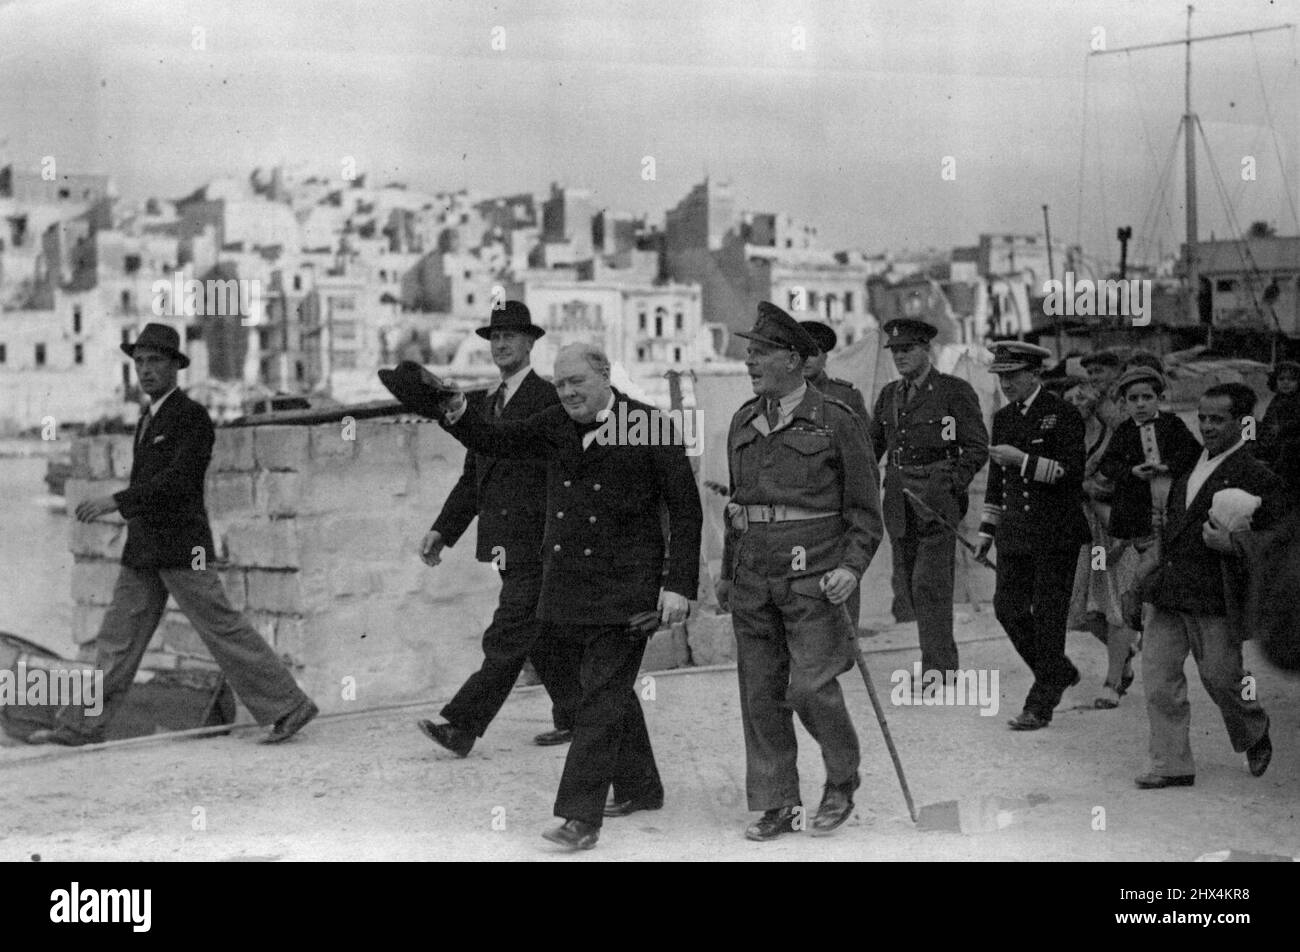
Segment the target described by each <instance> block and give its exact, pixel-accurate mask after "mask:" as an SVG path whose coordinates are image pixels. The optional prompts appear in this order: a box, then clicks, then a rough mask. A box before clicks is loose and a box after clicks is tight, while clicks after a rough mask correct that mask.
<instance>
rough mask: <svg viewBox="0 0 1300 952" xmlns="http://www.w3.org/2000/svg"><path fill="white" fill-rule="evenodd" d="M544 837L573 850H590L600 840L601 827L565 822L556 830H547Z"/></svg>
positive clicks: (575, 821)
mask: <svg viewBox="0 0 1300 952" xmlns="http://www.w3.org/2000/svg"><path fill="white" fill-rule="evenodd" d="M542 837H543V839H548V840H550V841H551V842H552V843H559V844H560V845H561V846H565V847H568V848H569V849H571V850H589V849H591V848H592V847H593V846H595V845H596V840H598V839H600V827H598V826H592V825H591V824H590V823H587V822H585V821H583V820H565V821H564V822H563V823H561V824H560V825H559V826H557V827H556V828H555V829H553V830H547V831H546V832H545V833H543V834H542Z"/></svg>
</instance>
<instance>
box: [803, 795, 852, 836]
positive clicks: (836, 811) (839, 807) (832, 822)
mask: <svg viewBox="0 0 1300 952" xmlns="http://www.w3.org/2000/svg"><path fill="white" fill-rule="evenodd" d="M856 787H857V784H856V783H852V784H849V783H846V784H838V785H837V784H829V783H828V784H827V785H826V790H825V791H824V792H823V793H822V802H821V806H819V807H818V808H817V815H816V816H815V817H813V822H812V831H813V835H814V836H816V835H818V834H823V833H829V832H831V830H834V829H836V828H837V827H839V826H840V824H842V823H843V822H844V821H845V820H847V819H848V818H849V817H850V816H852V815H853V790H854V789H855V788H856Z"/></svg>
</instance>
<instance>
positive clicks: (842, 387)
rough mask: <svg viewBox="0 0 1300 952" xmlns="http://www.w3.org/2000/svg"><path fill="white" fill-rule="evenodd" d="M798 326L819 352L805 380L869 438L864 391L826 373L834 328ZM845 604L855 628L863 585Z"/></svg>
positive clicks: (811, 360) (807, 364)
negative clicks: (851, 417) (845, 410)
mask: <svg viewBox="0 0 1300 952" xmlns="http://www.w3.org/2000/svg"><path fill="white" fill-rule="evenodd" d="M799 326H800V327H802V328H803V329H804V330H806V331H807V332H808V336H809V337H811V338H812V339H813V343H814V344H816V345H817V351H818V352H817V353H816V354H814V355H813V356H812V357H809V358H808V359H807V360H806V361H805V362H804V366H803V377H804V379H805V380H807V381H808V382H809V383H810V384H812V385H813V386H814V387H816V388H817V389H818V390H820V391H821V392H822V393H824V394H825V395H826V396H828V397H834V398H835V399H836V400H838V401H840V403H842V404H844V405H845V406H846V407H848V408H849V409H850V410H852V411H853V415H854V416H855V417H857V418H858V420H860V421H861V423H862V426H863V429H864V430H866V433H867V438H868V439H870V437H871V414H870V413H868V412H867V401H866V400H865V399H863V397H862V391H861V390H859V389H858V388H857V387H855V386H853V384H851V383H849V382H848V381H847V380H841V379H840V378H838V377H832V376H831V375H830V374H828V373H826V358H827V357H829V356H830V353H831V351H833V350H834V349H835V347H836V346H837V345H838V344H839V341H840V339H839V336H838V335H837V334H836V333H835V328H833V327H831V326H830V325H829V324H823V323H822V322H821V321H800V322H799ZM844 604H845V605H846V606H847V607H848V610H849V620H850V621H851V622H852V623H853V627H854V628H857V626H858V620H859V619H860V618H861V617H862V586H860V585H859V586H856V587H855V588H854V589H853V594H851V595H850V596H849V600H848V601H847V602H845V603H844Z"/></svg>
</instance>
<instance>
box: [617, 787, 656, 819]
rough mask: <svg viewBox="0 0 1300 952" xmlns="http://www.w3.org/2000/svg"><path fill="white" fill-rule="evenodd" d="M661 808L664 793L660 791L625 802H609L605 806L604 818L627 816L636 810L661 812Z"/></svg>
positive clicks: (630, 798)
mask: <svg viewBox="0 0 1300 952" xmlns="http://www.w3.org/2000/svg"><path fill="white" fill-rule="evenodd" d="M663 808H664V792H663V791H662V790H660V791H658V792H657V793H646V794H642V795H641V796H637V797H629V798H628V799H626V800H610V801H609V803H607V804H605V816H613V817H619V816H627V815H628V814H629V813H636V812H637V811H638V810H662V809H663Z"/></svg>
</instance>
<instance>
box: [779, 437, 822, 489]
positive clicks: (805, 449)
mask: <svg viewBox="0 0 1300 952" xmlns="http://www.w3.org/2000/svg"><path fill="white" fill-rule="evenodd" d="M781 446H782V453H781V456H780V457H779V458H778V461H777V464H778V467H779V468H780V469H781V472H780V473H779V475H778V476H777V482H780V483H782V484H794V485H806V484H807V483H808V482H809V480H811V479H813V478H814V477H816V476H817V475H818V474H819V473H823V472H825V471H826V470H827V464H828V461H829V459H830V457H831V454H832V453H833V452H834V444H833V443H832V442H831V437H830V434H828V433H816V432H812V431H809V430H792V431H789V432H787V433H786V434H785V435H784V436H783V437H782V439H781Z"/></svg>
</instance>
